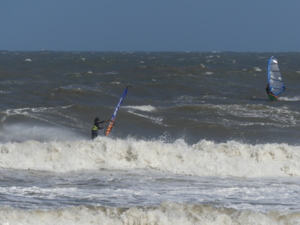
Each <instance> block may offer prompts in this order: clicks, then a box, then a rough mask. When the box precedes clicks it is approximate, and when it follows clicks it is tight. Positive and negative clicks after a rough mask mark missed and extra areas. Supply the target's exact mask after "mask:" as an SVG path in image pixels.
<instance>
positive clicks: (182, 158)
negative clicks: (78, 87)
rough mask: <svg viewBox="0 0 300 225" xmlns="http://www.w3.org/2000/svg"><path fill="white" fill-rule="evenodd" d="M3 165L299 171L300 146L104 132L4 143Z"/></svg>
mask: <svg viewBox="0 0 300 225" xmlns="http://www.w3.org/2000/svg"><path fill="white" fill-rule="evenodd" d="M0 155H1V161H0V167H1V168H7V169H20V170H28V169H31V170H42V171H55V172H67V171H77V170H98V169H100V168H106V169H149V168H151V169H155V170H158V171H163V172H170V173H174V174H183V175H193V176H238V177H266V176H271V177H273V176H279V177H280V176H283V177H284V176H299V175H300V163H299V162H300V151H299V146H290V145H287V144H275V143H274V144H260V145H249V144H243V143H239V142H234V141H230V142H226V143H214V142H212V141H206V140H202V141H200V142H198V143H197V144H194V145H188V144H187V143H186V142H184V141H183V140H181V139H179V140H177V141H175V142H173V143H165V142H163V141H146V140H134V139H126V140H122V139H110V138H105V137H99V138H97V139H95V140H94V141H89V140H88V141H87V140H80V141H73V142H69V141H68V142H63V141H61V142H59V141H57V142H37V141H26V142H23V143H5V144H1V145H0Z"/></svg>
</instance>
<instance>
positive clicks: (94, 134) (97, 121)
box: [92, 117, 109, 140]
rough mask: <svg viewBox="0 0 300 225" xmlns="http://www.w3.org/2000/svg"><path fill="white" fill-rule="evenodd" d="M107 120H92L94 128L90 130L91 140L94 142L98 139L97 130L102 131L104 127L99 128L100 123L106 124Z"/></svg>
mask: <svg viewBox="0 0 300 225" xmlns="http://www.w3.org/2000/svg"><path fill="white" fill-rule="evenodd" d="M108 121H109V120H102V121H100V120H99V118H98V117H96V118H95V120H94V126H93V128H92V140H94V139H95V138H96V137H98V130H100V129H103V128H104V127H100V124H101V123H105V122H108Z"/></svg>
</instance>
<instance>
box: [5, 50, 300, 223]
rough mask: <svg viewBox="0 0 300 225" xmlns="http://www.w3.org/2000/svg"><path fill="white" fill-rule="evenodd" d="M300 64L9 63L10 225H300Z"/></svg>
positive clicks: (101, 56) (116, 57)
mask: <svg viewBox="0 0 300 225" xmlns="http://www.w3.org/2000/svg"><path fill="white" fill-rule="evenodd" d="M272 55H276V57H277V59H278V62H279V66H280V69H281V72H282V76H283V79H284V82H285V85H286V91H285V92H284V93H282V95H281V96H280V101H276V102H274V101H273V102H272V101H269V100H268V97H267V94H266V92H265V85H266V83H267V72H266V70H267V61H268V58H269V57H270V56H272ZM299 60H300V53H276V54H275V53H234V52H157V53H151V52H118V53H117V52H51V51H40V52H9V51H2V52H1V54H0V76H1V80H0V96H1V109H0V121H1V125H0V155H1V157H0V170H1V175H0V224H1V225H12V224H18V225H27V224H30V225H35V224H38V225H40V224H49V225H50V224H51V225H52V224H55V225H60V224H68V225H69V224H85V225H87V224H122V225H124V224H166V225H168V224H170V225H174V224H183V225H188V224H243V225H244V224H268V225H269V224H300V196H299V192H300V141H299V136H300V134H299V125H298V124H299V122H300V113H299V111H300V106H299V101H300V93H299V92H298V90H299V88H300V85H299V84H300V77H299V70H300V69H299V63H298V62H299ZM127 85H130V86H132V87H131V88H129V90H128V94H127V96H126V98H125V101H124V102H123V104H122V106H121V108H120V110H119V112H118V115H117V118H116V125H115V128H114V129H113V132H112V133H111V135H110V136H109V137H105V136H104V135H103V130H100V132H99V137H97V138H96V139H95V140H91V136H90V135H91V128H92V125H93V120H94V118H95V117H99V118H100V120H106V119H110V117H111V116H112V114H113V112H114V109H115V106H116V105H117V103H118V101H119V98H120V97H121V94H122V93H123V91H124V89H125V87H126V86H127Z"/></svg>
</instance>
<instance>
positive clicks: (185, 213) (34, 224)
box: [0, 202, 300, 225]
mask: <svg viewBox="0 0 300 225" xmlns="http://www.w3.org/2000/svg"><path fill="white" fill-rule="evenodd" d="M0 212H1V213H0V221H1V224H2V225H11V224H22V225H27V224H28V225H29V224H30V225H40V224H45V225H47V224H49V225H50V224H51V225H52V224H56V225H62V224H63V225H65V224H86V225H88V224H107V225H110V224H112V225H119V224H120V225H121V224H122V225H127V224H141V225H143V224H145V225H146V224H165V225H173V224H182V225H193V224H212V225H219V224H224V225H227V224H228V225H231V224H244V225H250V224H261V225H270V224H291V225H293V224H299V220H300V214H299V213H279V212H269V213H260V212H251V211H237V210H234V209H227V208H215V207H212V206H207V205H199V204H183V203H172V202H165V203H162V204H161V205H159V206H157V207H149V208H147V207H143V208H141V207H132V208H107V207H102V206H98V207H86V206H77V207H70V208H65V209H57V210H21V209H13V208H9V207H1V208H0ZM20 221H21V223H20Z"/></svg>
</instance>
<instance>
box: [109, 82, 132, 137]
mask: <svg viewBox="0 0 300 225" xmlns="http://www.w3.org/2000/svg"><path fill="white" fill-rule="evenodd" d="M129 87H130V86H127V87H126V88H125V90H124V92H123V94H122V96H121V98H120V100H119V102H118V104H117V106H116V108H115V111H114V113H113V115H112V117H111V119H110V122H109V124H108V126H107V127H106V129H105V130H104V134H105V136H108V135H109V134H110V132H111V130H112V128H113V127H114V125H115V119H116V116H117V113H118V111H119V108H120V106H121V104H122V103H123V101H124V99H125V96H126V94H127V91H128V88H129Z"/></svg>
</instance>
